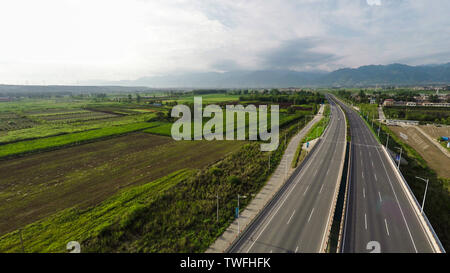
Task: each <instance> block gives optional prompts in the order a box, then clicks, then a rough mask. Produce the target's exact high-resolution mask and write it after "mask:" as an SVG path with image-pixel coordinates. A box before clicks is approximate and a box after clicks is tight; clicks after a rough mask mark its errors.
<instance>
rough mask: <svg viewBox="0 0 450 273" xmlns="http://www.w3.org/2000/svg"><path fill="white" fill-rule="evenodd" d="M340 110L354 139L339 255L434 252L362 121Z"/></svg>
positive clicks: (397, 182)
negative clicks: (345, 114)
mask: <svg viewBox="0 0 450 273" xmlns="http://www.w3.org/2000/svg"><path fill="white" fill-rule="evenodd" d="M340 105H341V106H342V107H343V109H344V110H345V112H346V113H347V116H348V120H349V125H350V130H351V137H352V141H351V143H352V146H351V151H352V154H351V157H352V164H351V171H350V172H351V173H350V178H351V180H350V184H349V195H348V210H347V217H346V220H345V223H344V234H343V243H342V248H341V251H342V252H371V251H372V250H374V247H379V249H378V250H379V251H380V252H401V253H403V252H412V253H415V252H433V248H432V245H431V242H430V241H429V238H428V236H427V234H426V233H425V230H424V229H423V227H422V225H421V223H420V222H419V218H418V216H417V214H416V213H415V211H414V210H413V207H412V205H411V204H410V202H409V201H408V199H407V196H406V194H405V192H404V191H403V189H402V188H401V183H402V182H401V181H400V180H399V179H398V178H397V176H396V175H395V172H394V169H393V166H392V165H391V164H390V163H389V160H390V159H389V158H387V156H386V155H385V153H384V152H383V151H382V150H381V146H380V144H379V143H378V141H377V140H376V139H375V137H374V135H373V134H372V132H371V131H370V129H369V128H368V127H367V125H366V123H365V122H364V121H363V120H362V118H361V117H360V116H359V115H358V114H357V113H356V112H355V111H353V110H351V109H350V108H349V107H347V106H345V105H344V104H342V103H340ZM419 201H421V200H419ZM372 241H375V243H373V242H372ZM369 242H372V243H369ZM368 244H369V245H368Z"/></svg>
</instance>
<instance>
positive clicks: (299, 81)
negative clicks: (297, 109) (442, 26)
mask: <svg viewBox="0 0 450 273" xmlns="http://www.w3.org/2000/svg"><path fill="white" fill-rule="evenodd" d="M449 83H450V63H446V64H441V65H421V66H409V65H404V64H390V65H367V66H361V67H358V68H343V69H338V70H336V71H333V72H296V71H290V70H264V71H231V72H224V73H217V72H209V73H187V74H181V75H167V76H159V77H144V78H140V79H138V80H135V81H120V82H115V83H114V84H118V85H141V86H151V87H197V88H213V87H214V88H225V87H238V88H239V87H294V86H342V87H354V86H368V85H377V84H378V85H380V86H382V85H424V84H449Z"/></svg>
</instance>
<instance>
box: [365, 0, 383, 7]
mask: <svg viewBox="0 0 450 273" xmlns="http://www.w3.org/2000/svg"><path fill="white" fill-rule="evenodd" d="M367 5H369V6H381V0H367Z"/></svg>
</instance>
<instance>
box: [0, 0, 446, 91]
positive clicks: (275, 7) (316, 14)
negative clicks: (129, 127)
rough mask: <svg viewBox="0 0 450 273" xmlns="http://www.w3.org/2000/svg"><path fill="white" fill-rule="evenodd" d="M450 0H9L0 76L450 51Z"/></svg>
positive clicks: (256, 65) (107, 73) (84, 77)
mask: <svg viewBox="0 0 450 273" xmlns="http://www.w3.org/2000/svg"><path fill="white" fill-rule="evenodd" d="M449 12H450V1H448V0H431V1H430V0H285V1H281V0H267V1H261V0H242V1H241V0H233V1H230V0H222V1H214V0H209V1H206V0H162V1H159V0H39V1H35V0H2V1H1V2H0V37H1V39H0V84H79V83H83V82H87V81H91V80H94V81H95V80H105V81H118V80H134V79H137V78H140V77H146V76H159V75H171V74H172V75H173V74H182V73H187V72H211V71H216V72H222V71H239V70H271V69H288V70H296V71H317V70H325V71H332V70H335V69H339V68H343V67H359V66H362V65H369V64H390V63H404V64H409V65H419V64H434V63H446V62H449V61H450V31H449V27H450V16H448V14H449Z"/></svg>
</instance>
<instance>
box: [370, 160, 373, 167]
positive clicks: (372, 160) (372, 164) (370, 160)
mask: <svg viewBox="0 0 450 273" xmlns="http://www.w3.org/2000/svg"><path fill="white" fill-rule="evenodd" d="M370 162H371V163H372V168H373V160H370Z"/></svg>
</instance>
